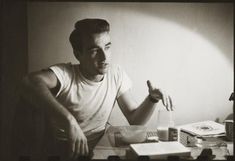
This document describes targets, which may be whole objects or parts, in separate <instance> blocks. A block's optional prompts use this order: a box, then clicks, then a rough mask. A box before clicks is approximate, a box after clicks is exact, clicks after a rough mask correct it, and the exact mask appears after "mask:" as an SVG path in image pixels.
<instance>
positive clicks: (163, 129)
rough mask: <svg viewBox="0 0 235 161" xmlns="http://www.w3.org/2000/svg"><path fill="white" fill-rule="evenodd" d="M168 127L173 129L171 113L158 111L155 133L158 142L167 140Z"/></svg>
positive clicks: (162, 110)
mask: <svg viewBox="0 0 235 161" xmlns="http://www.w3.org/2000/svg"><path fill="white" fill-rule="evenodd" d="M169 127H174V121H173V111H167V110H164V109H161V110H159V111H158V114H157V133H158V138H159V140H160V141H168V140H169Z"/></svg>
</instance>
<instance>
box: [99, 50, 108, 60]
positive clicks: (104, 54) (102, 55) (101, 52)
mask: <svg viewBox="0 0 235 161" xmlns="http://www.w3.org/2000/svg"><path fill="white" fill-rule="evenodd" d="M100 59H101V60H106V59H107V53H106V52H105V51H104V50H100Z"/></svg>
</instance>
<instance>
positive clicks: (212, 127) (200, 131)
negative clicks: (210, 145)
mask: <svg viewBox="0 0 235 161" xmlns="http://www.w3.org/2000/svg"><path fill="white" fill-rule="evenodd" d="M179 128H180V129H182V130H185V131H187V132H190V133H193V134H196V135H199V136H207V135H218V134H223V133H225V126H224V125H222V124H219V123H216V122H214V121H202V122H196V123H191V124H186V125H182V126H179Z"/></svg>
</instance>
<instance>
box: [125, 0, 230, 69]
mask: <svg viewBox="0 0 235 161" xmlns="http://www.w3.org/2000/svg"><path fill="white" fill-rule="evenodd" d="M167 5H169V6H168V7H167ZM123 9H128V10H133V11H136V12H142V13H144V14H148V15H150V16H153V17H159V18H162V19H166V20H168V21H172V22H175V23H177V24H179V25H181V26H183V27H187V28H188V29H190V30H191V31H193V32H196V33H198V34H200V35H202V36H203V37H204V38H206V39H207V40H209V41H210V42H211V43H213V44H214V45H215V46H216V47H217V48H219V49H220V50H221V51H222V53H224V54H225V56H226V58H227V59H228V61H229V63H230V64H231V65H232V64H233V55H232V54H231V53H233V51H231V48H232V47H231V46H230V45H231V44H233V43H231V42H233V5H232V3H208V5H206V4H205V3H199V4H198V3H197V4H195V3H186V4H184V5H182V3H175V4H174V3H168V4H166V3H159V4H158V5H152V3H145V4H143V5H142V4H141V5H132V4H130V5H124V8H123ZM186 13H187V14H186ZM218 31H219V32H218ZM231 33H232V34H231Z"/></svg>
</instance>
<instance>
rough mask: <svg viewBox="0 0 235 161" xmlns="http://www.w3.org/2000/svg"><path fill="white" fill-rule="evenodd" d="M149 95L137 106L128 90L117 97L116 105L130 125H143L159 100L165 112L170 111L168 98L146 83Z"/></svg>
mask: <svg viewBox="0 0 235 161" xmlns="http://www.w3.org/2000/svg"><path fill="white" fill-rule="evenodd" d="M147 84H148V88H149V95H148V96H147V97H146V98H145V100H144V101H143V102H142V103H141V104H140V105H139V106H138V105H137V103H136V102H135V100H134V99H133V96H132V95H131V92H130V90H128V91H126V92H125V93H124V94H122V95H121V96H119V97H118V99H117V101H118V105H119V107H120V108H121V110H122V112H123V114H124V115H125V117H126V118H127V120H128V122H129V123H130V124H131V125H143V124H145V123H146V122H147V121H148V120H149V119H150V117H151V115H152V114H153V111H154V109H155V106H156V104H157V102H158V101H159V100H162V102H163V105H164V106H165V107H166V109H167V110H172V107H173V105H172V100H171V98H170V96H168V95H167V94H165V93H164V92H162V91H161V90H160V89H156V88H154V87H152V85H151V83H150V82H149V81H148V82H147Z"/></svg>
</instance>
